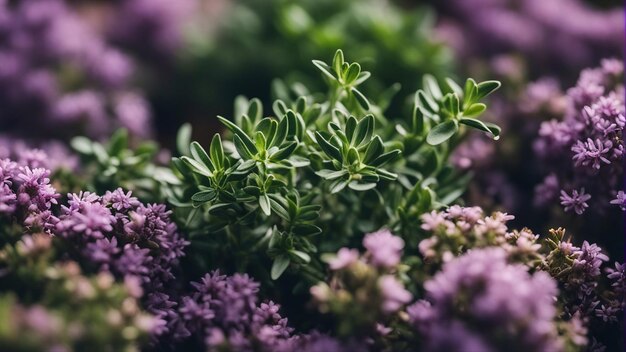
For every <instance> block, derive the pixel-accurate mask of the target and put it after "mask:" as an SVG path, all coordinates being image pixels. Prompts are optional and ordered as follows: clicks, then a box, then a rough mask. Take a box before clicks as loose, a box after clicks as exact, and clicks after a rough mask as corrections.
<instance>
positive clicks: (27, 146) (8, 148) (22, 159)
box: [0, 135, 78, 173]
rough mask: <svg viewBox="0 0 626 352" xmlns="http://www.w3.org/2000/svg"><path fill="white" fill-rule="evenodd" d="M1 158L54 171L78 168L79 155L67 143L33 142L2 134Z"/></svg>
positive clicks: (0, 138) (0, 137)
mask: <svg viewBox="0 0 626 352" xmlns="http://www.w3.org/2000/svg"><path fill="white" fill-rule="evenodd" d="M34 146H36V147H34ZM0 159H11V160H15V161H16V162H17V163H18V164H20V165H23V166H28V167H30V168H44V169H49V170H50V171H51V172H52V173H55V172H56V171H57V170H62V169H63V170H68V171H76V170H77V169H78V156H77V155H75V154H73V153H72V152H71V151H70V150H69V149H68V148H67V147H66V146H65V144H63V143H62V142H59V141H54V140H52V141H46V142H42V143H37V144H32V143H28V142H26V141H24V140H21V139H16V138H11V137H8V136H1V135H0Z"/></svg>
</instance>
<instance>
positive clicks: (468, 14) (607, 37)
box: [439, 0, 624, 74]
mask: <svg viewBox="0 0 626 352" xmlns="http://www.w3.org/2000/svg"><path fill="white" fill-rule="evenodd" d="M444 4H445V5H446V6H445V7H443V8H442V11H443V12H444V13H446V14H449V15H448V16H444V20H443V21H442V24H441V25H440V28H439V32H440V35H442V36H443V37H444V38H446V39H447V40H448V42H449V43H450V44H451V45H452V46H453V47H454V48H455V49H456V50H457V51H458V52H459V54H460V55H462V56H464V57H470V58H472V57H479V58H481V59H484V58H485V57H487V58H489V57H493V58H494V60H493V62H491V65H493V66H494V67H495V68H496V69H498V67H497V66H503V64H502V63H499V61H502V60H503V58H502V57H498V55H503V54H513V55H516V54H521V55H523V58H524V59H526V60H529V61H530V62H529V64H535V65H536V66H539V64H541V65H551V66H550V67H554V68H555V69H556V70H563V68H566V69H574V70H575V69H576V68H578V67H581V66H582V65H587V64H590V63H593V62H594V61H595V60H597V59H599V58H601V57H602V55H616V54H618V53H619V52H620V49H619V48H621V47H623V41H622V34H623V33H622V32H623V28H624V18H623V13H622V11H621V10H619V9H613V10H601V9H596V8H593V7H590V6H589V5H587V4H586V3H585V2H583V1H580V0H553V1H543V0H524V1H519V0H469V1H468V0H449V1H445V2H444ZM563 14H567V15H565V16H564V15H563ZM506 60H509V59H506ZM563 66H565V67H563ZM529 69H531V70H535V69H536V68H535V67H532V66H529ZM518 74H519V73H518Z"/></svg>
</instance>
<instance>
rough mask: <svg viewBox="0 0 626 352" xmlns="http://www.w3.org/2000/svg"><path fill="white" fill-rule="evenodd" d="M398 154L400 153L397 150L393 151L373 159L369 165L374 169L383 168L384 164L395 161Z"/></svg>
mask: <svg viewBox="0 0 626 352" xmlns="http://www.w3.org/2000/svg"><path fill="white" fill-rule="evenodd" d="M400 153H401V151H400V150H399V149H394V150H392V151H390V152H387V153H385V154H383V155H381V156H379V157H378V158H376V159H374V161H372V162H371V163H370V165H372V166H376V167H380V166H383V165H385V164H386V163H388V162H390V161H391V160H393V159H395V158H396V157H397V156H398V155H400Z"/></svg>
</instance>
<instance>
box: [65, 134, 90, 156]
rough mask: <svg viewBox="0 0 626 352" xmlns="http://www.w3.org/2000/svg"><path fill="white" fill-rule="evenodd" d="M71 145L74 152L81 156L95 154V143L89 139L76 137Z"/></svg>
mask: <svg viewBox="0 0 626 352" xmlns="http://www.w3.org/2000/svg"><path fill="white" fill-rule="evenodd" d="M70 144H71V145H72V148H74V150H76V151H77V152H79V153H81V154H84V155H90V154H93V143H92V142H91V140H90V139H89V138H87V137H75V138H73V139H72V142H71V143H70Z"/></svg>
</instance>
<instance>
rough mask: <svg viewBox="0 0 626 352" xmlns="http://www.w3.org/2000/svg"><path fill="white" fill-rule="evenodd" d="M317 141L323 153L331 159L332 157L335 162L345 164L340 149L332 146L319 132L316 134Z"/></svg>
mask: <svg viewBox="0 0 626 352" xmlns="http://www.w3.org/2000/svg"><path fill="white" fill-rule="evenodd" d="M315 140H316V141H317V144H318V145H319V146H320V148H321V149H322V151H323V152H324V153H326V155H328V156H329V157H331V158H333V159H335V160H337V161H339V162H343V156H341V152H340V151H339V149H337V148H335V147H334V146H333V145H332V144H330V143H329V142H328V141H327V140H326V139H324V137H322V135H321V134H320V133H319V132H317V131H316V132H315Z"/></svg>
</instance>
